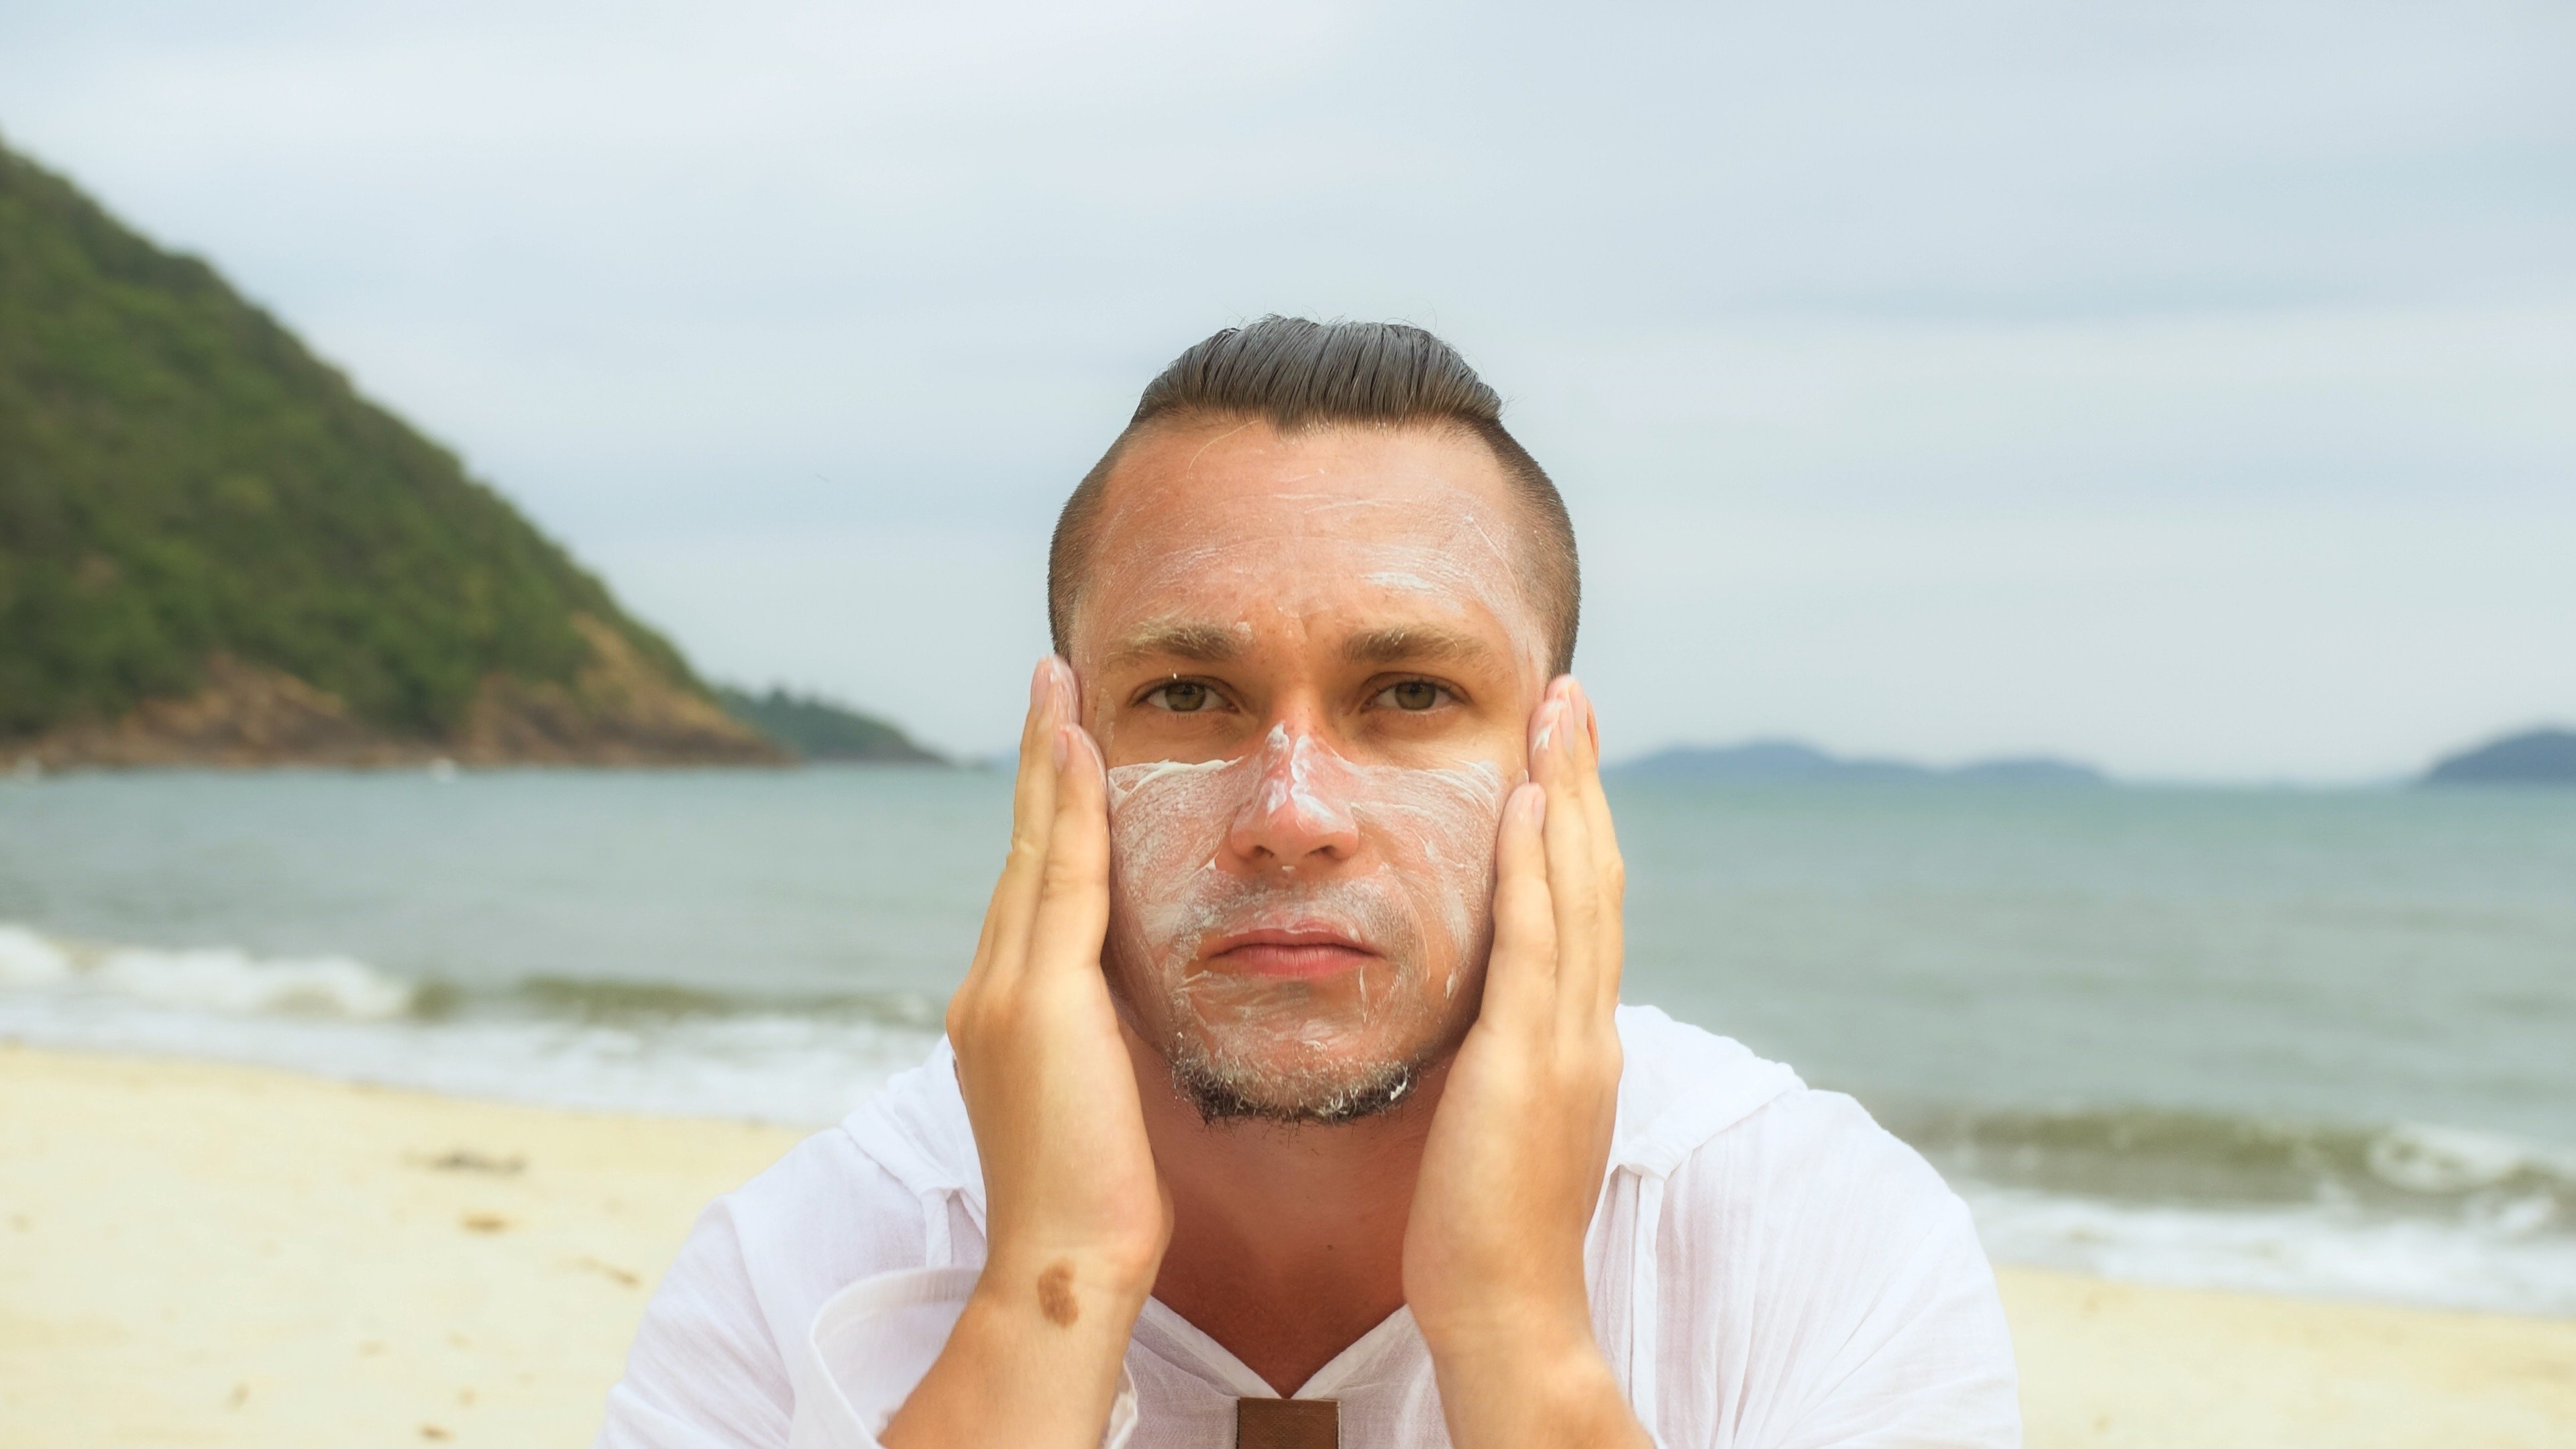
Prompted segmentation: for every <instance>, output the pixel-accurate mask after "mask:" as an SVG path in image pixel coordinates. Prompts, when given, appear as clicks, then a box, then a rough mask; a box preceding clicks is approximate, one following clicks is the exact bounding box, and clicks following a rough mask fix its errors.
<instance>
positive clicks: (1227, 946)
mask: <svg viewBox="0 0 2576 1449" xmlns="http://www.w3.org/2000/svg"><path fill="white" fill-rule="evenodd" d="M1210 944H1211V946H1212V948H1213V949H1211V950H1209V952H1208V953H1207V954H1208V960H1209V962H1210V963H1211V964H1221V965H1222V967H1223V969H1225V970H1228V971H1241V972H1244V973H1246V974H1249V975H1253V976H1278V977H1287V978H1292V979H1303V978H1309V977H1316V976H1331V975H1334V974H1336V973H1339V972H1343V971H1352V970H1356V969H1358V968H1359V967H1362V966H1365V965H1367V964H1368V963H1369V962H1371V961H1374V960H1376V959H1377V953H1376V952H1375V951H1372V950H1370V949H1369V948H1368V947H1366V946H1363V945H1361V944H1360V943H1359V942H1358V941H1355V940H1353V939H1352V938H1351V937H1350V935H1349V933H1347V932H1344V931H1340V930H1336V929H1333V928H1332V927H1329V926H1314V927H1304V926H1292V927H1288V928H1286V929H1274V930H1262V931H1237V932H1235V933H1234V934H1232V935H1228V936H1220V937H1218V938H1217V939H1216V940H1215V941H1214V942H1212V943H1210Z"/></svg>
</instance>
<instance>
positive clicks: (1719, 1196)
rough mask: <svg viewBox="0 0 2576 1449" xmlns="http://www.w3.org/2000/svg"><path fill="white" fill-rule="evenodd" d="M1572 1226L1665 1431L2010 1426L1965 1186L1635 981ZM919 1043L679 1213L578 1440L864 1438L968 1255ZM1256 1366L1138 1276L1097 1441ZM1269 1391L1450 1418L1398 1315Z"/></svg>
mask: <svg viewBox="0 0 2576 1449" xmlns="http://www.w3.org/2000/svg"><path fill="white" fill-rule="evenodd" d="M1619 1036H1620V1041H1621V1044H1622V1046H1623V1048H1624V1049H1625V1060H1626V1070H1625V1072H1624V1073H1623V1075H1622V1077H1621V1079H1620V1084H1619V1117H1618V1125H1617V1128H1616V1131H1615V1135H1614V1137H1613V1139H1612V1148H1611V1157H1610V1168H1609V1174H1608V1177H1607V1179H1606V1181H1605V1184H1604V1187H1603V1191H1602V1194H1601V1202H1600V1206H1599V1207H1598V1208H1597V1209H1596V1210H1595V1211H1594V1213H1593V1217H1592V1227H1591V1231H1590V1235H1589V1237H1588V1238H1587V1239H1586V1240H1585V1243H1584V1263H1585V1271H1586V1279H1587V1281H1588V1283H1589V1284H1590V1287H1591V1294H1592V1322H1593V1330H1594V1332H1595V1334H1596V1335H1597V1336H1598V1340H1599V1342H1600V1345H1601V1348H1602V1350H1603V1352H1604V1353H1605V1354H1606V1355H1607V1356H1608V1357H1609V1360H1610V1364H1611V1367H1612V1369H1613V1370H1614V1371H1615V1372H1616V1373H1617V1374H1618V1376H1619V1378H1620V1380H1621V1382H1622V1384H1623V1385H1624V1387H1625V1389H1626V1392H1627V1395H1628V1401H1629V1403H1630V1405H1631V1406H1633V1407H1634V1408H1635V1410H1636V1412H1637V1416H1638V1418H1639V1419H1640V1420H1641V1421H1643V1423H1644V1425H1645V1427H1646V1429H1647V1431H1648V1432H1649V1433H1650V1434H1652V1435H1653V1436H1654V1438H1655V1441H1656V1442H1657V1443H1658V1444H1661V1445H1664V1446H1667V1449H1680V1446H1684V1445H1692V1446H1698V1445H1706V1446H1711V1449H1718V1446H1724V1449H1821V1446H1825V1445H1847V1446H1864V1445H1866V1446H1894V1445H1977V1446H2013V1445H2018V1444H2019V1443H2020V1442H2021V1421H2020V1414H2019V1410H2018V1407H2017V1403H2016V1385H2015V1379H2014V1372H2013V1357H2012V1344H2011V1341H2010V1338H2009V1337H2008V1335H2007V1331H2006V1329H2005V1325H2004V1316H2003V1308H2002V1304H2001V1302H2000V1301H1999V1300H1998V1299H1997V1297H1996V1294H1995V1282H1994V1274H1993V1272H1992V1270H1991V1269H1989V1268H1988V1267H1987V1264H1986V1259H1985V1255H1984V1253H1983V1252H1982V1251H1981V1250H1980V1249H1979V1247H1978V1246H1977V1238H1976V1232H1975V1229H1974V1228H1973V1227H1972V1226H1971V1224H1970V1223H1969V1220H1968V1213H1967V1209H1966V1207H1965V1206H1964V1205H1963V1204H1961V1203H1960V1201H1959V1199H1958V1198H1957V1197H1956V1196H1955V1195H1953V1194H1952V1193H1951V1192H1950V1190H1949V1189H1948V1188H1947V1187H1945V1186H1944V1185H1943V1184H1942V1182H1941V1180H1940V1178H1939V1177H1938V1176H1937V1175H1936V1174H1935V1173H1934V1172H1933V1171H1932V1169H1931V1167H1930V1166H1929V1165H1928V1164H1926V1163H1925V1162H1924V1161H1923V1159H1922V1158H1921V1157H1919V1156H1917V1155H1916V1154H1915V1153H1914V1151H1913V1150H1912V1149H1911V1148H1908V1147H1907V1146H1905V1145H1904V1144H1903V1143H1901V1142H1899V1141H1897V1140H1896V1139H1895V1138H1894V1137H1892V1136H1890V1135H1889V1134H1888V1133H1887V1132H1886V1131H1885V1130H1883V1129H1882V1128H1880V1127H1879V1126H1878V1124H1877V1123H1875V1122H1873V1121H1871V1120H1870V1118H1869V1115H1868V1114H1867V1113H1865V1112H1863V1111H1862V1110H1861V1109H1860V1106H1859V1105H1858V1104H1857V1103H1855V1102H1853V1101H1852V1100H1851V1099H1850V1098H1849V1097H1845V1096H1842V1095H1840V1094H1837V1093H1832V1092H1818V1091H1812V1090H1810V1089H1808V1088H1807V1087H1806V1086H1805V1085H1804V1084H1803V1083H1801V1082H1800V1081H1799V1080H1798V1078H1797V1076H1796V1074H1794V1073H1792V1072H1791V1071H1790V1070H1789V1069H1788V1068H1787V1067H1784V1066H1781V1065H1779V1064H1777V1063H1774V1062H1767V1061H1764V1060H1762V1059H1761V1058H1759V1057H1756V1056H1755V1055H1753V1053H1751V1052H1749V1051H1747V1050H1745V1049H1744V1048H1743V1047H1742V1046H1740V1045H1738V1044H1737V1043H1735V1042H1733V1041H1730V1040H1727V1039H1725V1038H1723V1037H1716V1036H1711V1035H1709V1034H1708V1033H1706V1032H1703V1031H1700V1030H1698V1029H1696V1028H1694V1027H1688V1026H1683V1025H1681V1024H1679V1023H1677V1022H1675V1021H1673V1020H1672V1019H1671V1018H1669V1017H1667V1016H1665V1015H1664V1014H1663V1013H1662V1012H1659V1011H1655V1010H1652V1009H1650V1008H1638V1007H1622V1008H1621V1009H1620V1012H1619ZM953 1060H954V1059H953V1057H952V1056H951V1054H950V1052H949V1050H948V1047H947V1046H946V1044H945V1043H943V1044H941V1045H940V1046H939V1047H938V1048H937V1049H936V1050H935V1051H933V1052H932V1054H931V1057H930V1060H929V1061H927V1062H925V1063H923V1064H922V1065H921V1066H919V1067H916V1068H914V1069H913V1070H911V1071H909V1072H906V1073H904V1074H902V1075H901V1076H898V1077H896V1078H895V1079H894V1080H893V1081H891V1082H890V1083H888V1084H887V1086H886V1089H885V1090H884V1091H883V1092H882V1093H880V1094H879V1095H878V1096H876V1097H875V1098H874V1099H872V1100H871V1101H869V1102H868V1103H867V1105H865V1106H863V1107H861V1108H860V1109H859V1110H858V1111H856V1112H854V1113H852V1114H851V1115H850V1117H849V1119H848V1120H847V1121H845V1122H843V1123H842V1124H841V1125H840V1126H838V1127H836V1128H833V1129H831V1130H829V1131H825V1132H822V1133H819V1134H817V1135H816V1136H814V1137H811V1138H808V1139H807V1140H806V1141H804V1142H803V1143H801V1144H799V1145H798V1146H797V1147H796V1148H795V1149H794V1150H792V1151H791V1152H789V1153H788V1154H787V1156H786V1157H784V1158H782V1159H780V1161H779V1162H778V1164H777V1165H776V1166H774V1167H772V1168H770V1169H769V1170H768V1171H767V1172H764V1173H762V1174H761V1175H760V1176H759V1177H757V1178H755V1179H753V1180H752V1181H751V1182H750V1183H749V1184H748V1185H746V1186H745V1187H743V1188H742V1190H740V1191H739V1192H734V1193H730V1194H728V1195H726V1196H724V1197H721V1198H718V1199H717V1200H716V1201H715V1203H714V1204H713V1205H712V1206H710V1207H709V1208H708V1209H707V1210H706V1213H705V1214H704V1215H703V1216H702V1217H701V1218H700V1219H699V1220H698V1225H697V1228H696V1230H695V1231H694V1232H692V1233H691V1234H690V1236H689V1240H688V1242H687V1243H686V1244H685V1245H684V1246H683V1247H682V1248H681V1250H680V1255H679V1258H678V1260H677V1261H676V1262H674V1263H673V1264H672V1266H671V1271H670V1273H669V1274H668V1275H667V1276H665V1278H664V1279H663V1281H662V1285H661V1287H660V1289H659V1290H657V1291H656V1292H655V1294H654V1295H653V1300H652V1302H651V1304H650V1305H649V1306H648V1307H647V1308H646V1309H645V1314H644V1323H643V1326H642V1328H641V1329H640V1330H639V1331H638V1332H637V1334H636V1338H635V1345H634V1348H633V1350H632V1351H631V1352H630V1354H629V1356H628V1358H627V1362H626V1377H625V1378H624V1379H623V1380H622V1381H621V1382H620V1383H619V1384H618V1385H617V1387H616V1388H615V1389H613V1390H612V1391H611V1392H610V1394H609V1399H608V1422H607V1426H606V1427H605V1428H604V1429H602V1430H601V1432H600V1436H599V1441H598V1443H599V1446H600V1449H871V1446H874V1445H875V1444H876V1434H877V1432H878V1431H879V1430H880V1429H882V1428H883V1427H884V1426H885V1423H886V1421H887V1420H888V1419H890V1418H892V1417H893V1415H894V1411H895V1410H896V1409H897V1408H899V1407H901V1405H902V1403H903V1401H904V1399H905V1398H906V1397H907V1396H908V1395H909V1394H910V1393H911V1392H912V1388H913V1385H914V1384H916V1383H918V1382H920V1379H921V1376H922V1374H923V1373H924V1372H925V1371H927V1369H928V1368H929V1366H930V1363H931V1361H932V1360H933V1359H934V1358H936V1357H937V1356H938V1353H939V1350H940V1347H941V1345H943V1344H944V1343H945V1342H946V1341H947V1337H948V1330H949V1326H950V1325H951V1324H953V1323H954V1322H955V1321H956V1318H957V1314H958V1311H959V1309H960V1308H961V1307H962V1306H963V1305H964V1302H965V1299H966V1295H967V1293H968V1292H969V1291H970V1290H971V1289H972V1288H973V1287H974V1284H975V1277H976V1272H977V1269H978V1268H979V1267H980V1266H981V1264H982V1262H983V1259H984V1191H983V1174H982V1171H981V1169H980V1167H979V1165H978V1163H977V1159H976V1155H975V1139H974V1134H973V1133H972V1131H971V1130H970V1129H969V1127H968V1125H967V1119H966V1107H965V1102H964V1101H963V1099H961V1098H960V1097H959V1095H958V1091H957V1082H956V1077H955V1073H954V1071H953V1068H952V1062H953ZM1273 1392H1274V1391H1273V1390H1272V1389H1271V1388H1270V1386H1269V1385H1267V1384H1265V1383H1263V1382H1262V1380H1261V1379H1260V1377H1259V1376H1258V1375H1256V1374H1254V1373H1253V1372H1252V1371H1251V1370H1249V1369H1247V1368H1245V1367H1244V1366H1243V1364H1242V1363H1241V1362H1240V1361H1238V1360H1237V1359H1236V1358H1235V1357H1234V1355H1233V1354H1231V1353H1228V1352H1227V1351H1226V1350H1225V1349H1224V1347H1222V1346H1221V1345H1219V1344H1218V1343H1217V1342H1216V1341H1215V1340H1214V1339H1211V1338H1209V1337H1208V1336H1207V1335H1206V1334H1204V1333H1201V1332H1200V1331H1199V1330H1198V1329H1196V1328H1194V1327H1192V1326H1191V1325H1190V1324H1189V1322H1188V1321H1187V1320H1185V1319H1183V1318H1182V1317H1181V1316H1180V1315H1179V1314H1177V1313H1175V1312H1173V1311H1172V1310H1170V1309H1169V1308H1166V1307H1164V1306H1163V1305H1162V1304H1161V1303H1160V1302H1155V1301H1151V1300H1149V1301H1148V1302H1147V1303H1146V1304H1145V1308H1144V1311H1143V1313H1142V1314H1141V1315H1140V1316H1139V1317H1138V1319H1137V1321H1136V1328H1135V1333H1134V1335H1133V1337H1132V1338H1131V1339H1130V1340H1129V1343H1128V1346H1127V1357H1126V1364H1125V1371H1124V1372H1123V1374H1122V1375H1121V1377H1120V1381H1119V1387H1118V1396H1117V1402H1116V1405H1115V1407H1114V1408H1113V1410H1112V1412H1111V1417H1110V1422H1109V1425H1108V1428H1107V1433H1106V1434H1105V1436H1104V1438H1103V1440H1102V1442H1103V1444H1104V1445H1106V1446H1110V1449H1120V1446H1124V1449H1231V1446H1232V1445H1233V1443H1234V1401H1235V1399H1236V1398H1238V1397H1246V1396H1250V1397H1268V1396H1270V1395H1271V1394H1272V1393H1273ZM1295 1397H1298V1398H1326V1399H1337V1400H1339V1401H1340V1403H1341V1442H1342V1444H1343V1445H1344V1446H1345V1449H1377V1446H1407V1449H1409V1446H1416V1445H1420V1446H1444V1445H1447V1444H1448V1443H1449V1435H1448V1431H1447V1428H1446V1427H1445V1425H1444V1424H1443V1422H1442V1419H1441V1415H1440V1396H1439V1392H1438V1390H1437V1388H1436V1387H1435V1385H1434V1383H1433V1379H1432V1369H1431V1355H1430V1351H1429V1349H1428V1348H1426V1347H1425V1346H1424V1344H1423V1340H1422V1335H1421V1333H1420V1332H1419V1331H1418V1330H1416V1329H1415V1327H1414V1325H1413V1319H1412V1315H1411V1314H1410V1313H1408V1312H1406V1311H1404V1310H1401V1309H1399V1310H1397V1312H1396V1313H1395V1314H1394V1316H1393V1317H1390V1318H1388V1319H1387V1320H1386V1321H1385V1322H1383V1323H1380V1324H1379V1325H1378V1326H1377V1327H1376V1328H1374V1329H1371V1330H1370V1331H1369V1332H1368V1333H1367V1334H1365V1335H1363V1336H1362V1337H1361V1338H1360V1340H1359V1341H1358V1342H1357V1343H1354V1344H1352V1345H1351V1346H1350V1347H1349V1348H1347V1349H1344V1350H1343V1351H1342V1353H1341V1354H1340V1355H1339V1356H1338V1357H1336V1358H1335V1359H1334V1360H1333V1361H1332V1362H1331V1363H1329V1364H1327V1365H1325V1366H1324V1368H1323V1369H1322V1370H1321V1371H1320V1372H1318V1373H1317V1374H1316V1375H1315V1376H1314V1377H1313V1378H1312V1379H1310V1380H1308V1381H1307V1382H1306V1383H1305V1384H1303V1385H1301V1386H1300V1387H1299V1388H1298V1390H1297V1393H1296V1395H1295Z"/></svg>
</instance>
